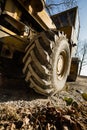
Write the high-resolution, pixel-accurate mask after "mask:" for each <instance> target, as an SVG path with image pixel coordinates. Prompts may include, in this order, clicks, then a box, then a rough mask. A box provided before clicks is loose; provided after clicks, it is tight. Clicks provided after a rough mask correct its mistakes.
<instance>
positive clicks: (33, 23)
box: [0, 0, 79, 95]
mask: <svg viewBox="0 0 87 130" xmlns="http://www.w3.org/2000/svg"><path fill="white" fill-rule="evenodd" d="M45 5H46V2H45V1H44V0H37V1H35V0H14V1H13V0H0V74H4V75H6V76H7V77H8V78H12V77H14V78H19V77H22V78H23V79H25V81H26V82H27V84H28V85H29V87H31V88H33V89H34V90H35V91H36V92H38V93H40V94H43V95H52V94H55V93H57V92H58V91H60V90H62V89H63V87H64V86H65V83H66V81H67V78H68V77H69V78H68V79H72V80H73V81H75V80H76V76H77V71H78V58H76V57H75V52H76V47H77V40H78V35H79V17H78V8H77V7H74V8H72V9H70V10H67V11H64V12H62V13H58V14H55V15H53V16H49V14H48V13H47V11H46V8H45V7H46V6H45ZM71 66H74V69H73V71H72V68H73V67H71ZM73 77H74V78H73Z"/></svg>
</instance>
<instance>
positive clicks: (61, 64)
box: [56, 50, 66, 80]
mask: <svg viewBox="0 0 87 130" xmlns="http://www.w3.org/2000/svg"><path fill="white" fill-rule="evenodd" d="M65 69H66V52H65V51H64V50H63V51H62V52H61V53H60V55H59V57H58V60H57V67H56V72H57V79H58V80H61V79H62V78H63V76H64V74H65Z"/></svg>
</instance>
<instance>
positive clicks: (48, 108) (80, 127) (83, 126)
mask: <svg viewBox="0 0 87 130" xmlns="http://www.w3.org/2000/svg"><path fill="white" fill-rule="evenodd" d="M78 91H82V92H84V93H85V94H87V77H83V76H82V77H81V76H80V77H78V78H77V80H76V82H68V83H66V85H65V88H64V90H63V91H61V92H59V93H57V94H56V95H54V96H51V97H45V96H43V95H40V94H37V93H36V92H34V91H33V90H32V89H31V88H29V87H28V85H27V84H26V83H25V81H24V80H23V79H8V78H6V77H3V76H2V75H0V130H16V129H17V130H27V129H28V130H87V97H86V96H87V95H85V96H83V95H81V94H80V93H79V92H78Z"/></svg>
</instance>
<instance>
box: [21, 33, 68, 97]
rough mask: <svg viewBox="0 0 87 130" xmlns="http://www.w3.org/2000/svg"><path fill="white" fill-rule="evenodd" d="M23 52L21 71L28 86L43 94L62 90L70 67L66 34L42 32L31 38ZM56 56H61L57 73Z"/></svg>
mask: <svg viewBox="0 0 87 130" xmlns="http://www.w3.org/2000/svg"><path fill="white" fill-rule="evenodd" d="M25 52H26V54H25V56H24V58H23V62H24V64H25V66H24V69H23V73H24V74H25V75H26V78H25V80H26V81H27V82H29V83H30V87H32V88H33V89H34V90H35V91H37V92H38V93H40V94H44V95H51V94H54V93H56V92H57V91H60V90H62V88H63V87H64V85H65V82H66V79H67V76H68V74H69V69H70V67H69V66H70V49H69V43H68V41H67V39H66V36H65V35H64V34H59V36H57V35H56V34H50V33H49V32H48V33H47V32H42V33H40V35H38V36H37V37H36V38H35V39H34V40H32V42H31V44H30V45H28V46H27V48H26V50H25ZM61 55H63V56H61ZM58 57H63V58H60V59H63V60H62V61H63V65H62V69H60V70H61V71H60V73H61V74H57V69H56V68H57V65H58ZM60 61H61V60H60Z"/></svg>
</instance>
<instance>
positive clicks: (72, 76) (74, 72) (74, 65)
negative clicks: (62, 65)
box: [67, 57, 79, 82]
mask: <svg viewBox="0 0 87 130" xmlns="http://www.w3.org/2000/svg"><path fill="white" fill-rule="evenodd" d="M78 68H79V58H77V57H73V58H72V61H71V67H70V73H69V76H68V79H67V81H69V82H75V81H76V79H77V76H78Z"/></svg>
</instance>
